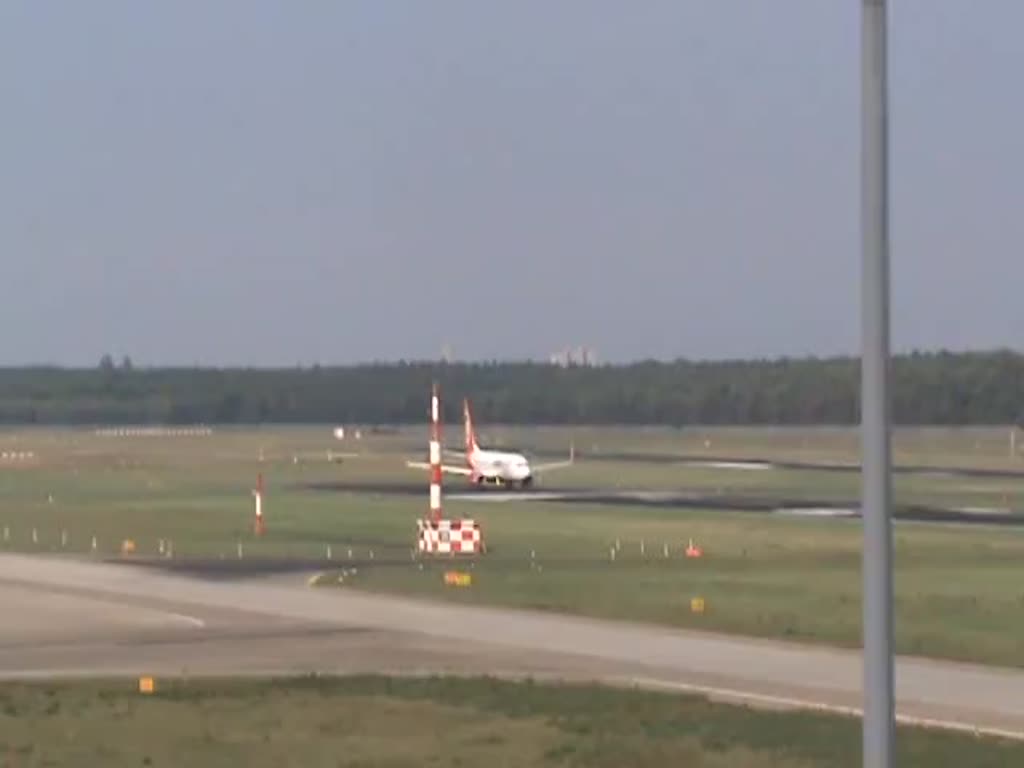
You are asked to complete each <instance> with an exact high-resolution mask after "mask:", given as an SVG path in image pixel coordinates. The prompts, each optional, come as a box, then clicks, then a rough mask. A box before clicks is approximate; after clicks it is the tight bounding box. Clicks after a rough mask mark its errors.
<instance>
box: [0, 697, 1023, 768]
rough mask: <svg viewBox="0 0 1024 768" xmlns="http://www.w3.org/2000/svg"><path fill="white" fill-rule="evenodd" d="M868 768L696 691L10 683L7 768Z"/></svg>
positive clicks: (786, 722)
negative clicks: (141, 688) (144, 688)
mask: <svg viewBox="0 0 1024 768" xmlns="http://www.w3.org/2000/svg"><path fill="white" fill-rule="evenodd" d="M897 750H898V754H897V760H898V762H899V764H901V765H921V766H928V767H929V768H944V767H945V766H949V768H954V767H955V768H961V766H966V765H970V766H971V767H972V768H987V767H988V766H991V767H992V768H995V767H996V766H1009V765H1020V764H1022V763H1024V745H1021V744H1019V743H1008V742H1000V741H995V740H988V739H979V738H975V737H973V736H969V735H964V734H954V733H946V732H929V731H925V730H921V729H911V728H901V729H900V730H899V733H898V735H897ZM484 764H487V765H494V766H509V767H510V768H511V767H513V766H539V765H544V766H553V767H557V766H583V765H585V766H595V767H597V766H616V767H618V766H624V765H629V766H648V765H649V766H664V765H680V766H682V765H685V766H706V767H707V768H718V767H719V766H720V767H721V768H725V766H745V767H749V768H758V767H759V766H765V768H767V766H772V767H773V768H813V767H814V766H828V768H833V767H835V768H843V766H849V767H850V768H853V767H854V766H859V765H860V722H859V721H858V720H853V719H847V718H840V717H834V716H826V715H817V714H803V713H801V714H797V713H783V712H758V711H753V710H749V709H744V708H739V707H732V706H726V705H723V704H715V703H710V702H708V701H706V700H704V699H701V698H696V697H683V696H676V695H668V694H658V693H649V692H639V691H618V690H611V689H605V688H599V687H591V686H557V687H556V686H549V685H543V684H538V683H508V682H497V681H493V680H487V679H434V678H427V679H404V680H403V679H387V678H380V677H360V678H340V679H326V678H321V679H303V680H289V681H284V680H280V681H214V680H207V681H202V682H199V681H192V682H181V681H175V682H168V683H165V682H164V681H160V680H158V681H157V690H156V692H155V693H153V694H151V695H148V696H143V695H141V694H139V693H137V692H136V691H135V690H134V689H133V688H132V686H131V684H130V683H128V682H126V681H123V682H92V683H79V684H49V685H20V684H18V685H7V686H4V687H3V688H2V689H0V765H2V766H4V767H5V768H7V767H8V766H10V768H14V767H15V766H18V768H22V767H23V766H24V767H27V766H43V765H103V766H109V767H110V768H119V767H120V766H133V768H134V767H135V766H154V768H156V767H158V766H171V765H174V766H180V765H188V766H196V768H199V767H200V766H212V765H246V766H251V767H252V768H260V766H278V765H302V766H311V767H312V766H325V767H326V766H331V768H341V767H351V768H355V767H356V766H371V765H372V766H393V767H395V768H397V767H398V766H425V765H429V766H475V765H484Z"/></svg>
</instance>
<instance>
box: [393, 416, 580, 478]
mask: <svg viewBox="0 0 1024 768" xmlns="http://www.w3.org/2000/svg"><path fill="white" fill-rule="evenodd" d="M462 424H463V440H464V442H465V451H454V450H451V449H448V451H447V452H448V453H451V454H456V455H462V456H464V457H465V464H444V463H439V464H438V463H435V453H434V441H433V439H432V440H431V447H430V450H431V453H430V463H429V464H425V463H424V462H422V461H407V462H406V465H407V466H409V467H412V468H415V469H425V468H428V467H429V468H430V470H431V473H432V476H433V474H434V473H436V472H438V471H440V472H447V473H448V474H453V475H462V476H464V477H468V478H469V479H470V481H471V482H472V483H474V484H475V485H502V486H513V487H516V486H518V487H519V488H528V487H529V486H530V485H532V484H533V481H534V477H535V476H536V475H539V474H541V473H542V472H550V471H551V470H554V469H561V468H563V467H568V466H571V465H572V464H573V463H574V462H575V451H574V449H573V446H572V445H570V446H569V459H568V461H557V462H551V463H548V464H530V462H529V460H528V459H527V458H526V457H525V456H524V455H523V454H521V453H518V452H514V451H499V450H495V449H491V448H482V447H481V446H480V444H479V442H477V437H476V430H475V429H474V427H473V414H472V411H471V410H470V406H469V400H468V399H466V400H463V401H462ZM439 433H440V427H439V426H438V427H437V428H436V429H435V431H434V432H432V435H434V434H439ZM438 451H439V452H440V441H439V440H438Z"/></svg>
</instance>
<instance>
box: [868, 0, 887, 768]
mask: <svg viewBox="0 0 1024 768" xmlns="http://www.w3.org/2000/svg"><path fill="white" fill-rule="evenodd" d="M886 13H887V3H886V0H863V28H862V31H861V32H862V45H863V48H862V52H861V56H862V61H861V66H862V99H863V103H862V104H861V115H862V121H863V122H862V126H861V129H862V135H861V141H862V146H861V162H862V167H861V173H862V178H861V195H862V198H861V206H862V210H861V216H862V218H861V226H862V232H861V236H862V246H863V253H862V256H863V273H862V286H861V293H862V313H863V317H862V322H863V325H862V334H863V336H862V340H861V344H862V348H863V349H862V358H861V452H862V455H863V460H862V461H863V477H862V483H863V490H862V510H863V516H864V556H863V585H864V586H863V589H864V594H863V600H864V604H863V611H864V615H863V621H864V629H863V631H864V721H863V749H864V754H863V759H864V766H865V768H889V767H890V766H891V765H892V764H893V747H894V743H893V742H894V732H895V727H894V719H895V706H894V690H893V657H892V634H893V631H892V524H891V520H890V509H891V503H890V502H891V496H892V493H891V478H890V465H891V454H890V443H889V440H890V413H889V195H888V171H889V169H888V115H887V102H888V93H887V88H888V85H887V80H888V74H887V57H886V53H887V51H886V48H887V39H886V38H887V34H886V24H887V19H886Z"/></svg>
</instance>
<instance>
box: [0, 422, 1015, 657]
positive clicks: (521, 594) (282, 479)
mask: <svg viewBox="0 0 1024 768" xmlns="http://www.w3.org/2000/svg"><path fill="white" fill-rule="evenodd" d="M755 437H756V436H755ZM624 439H625V438H624ZM628 439H629V440H630V441H632V444H633V445H640V444H641V443H642V438H641V437H639V436H638V435H637V434H635V433H631V434H630V435H629V436H628ZM659 439H660V438H659ZM757 439H762V438H760V437H758V438H757ZM801 439H805V440H811V439H813V435H812V436H811V437H804V438H801ZM830 439H831V438H830ZM396 440H398V438H379V437H367V439H365V440H363V441H361V442H360V443H359V449H360V450H367V451H368V452H369V453H372V454H374V455H373V456H371V457H367V458H358V459H350V460H349V459H346V460H345V461H344V462H343V463H340V464H329V463H327V462H326V461H325V456H326V451H327V450H328V449H333V450H339V449H341V448H342V447H345V448H346V449H350V448H351V446H341V445H340V444H338V443H336V442H335V441H334V440H333V439H332V438H331V435H330V430H329V429H323V430H320V431H312V430H300V429H297V430H251V431H246V430H232V431H228V432H225V433H223V434H217V435H216V436H214V437H211V438H165V439H121V440H118V439H111V438H96V437H93V436H91V435H90V434H88V433H81V432H78V433H72V432H40V433H26V434H25V435H23V436H20V437H18V438H12V437H11V436H7V437H6V438H5V439H4V440H2V441H0V442H5V443H17V444H18V445H28V446H30V447H32V448H33V449H34V450H36V451H37V453H38V454H39V465H38V466H31V467H25V468H20V469H16V468H10V469H4V470H2V471H0V529H2V528H6V529H7V533H8V538H7V540H6V541H4V540H0V551H2V550H4V549H8V550H18V551H27V552H34V551H42V552H51V553H53V552H62V551H66V552H73V553H79V554H82V553H89V552H90V551H91V543H92V540H93V538H94V537H95V539H96V541H97V552H96V554H95V556H97V557H101V556H113V555H115V554H116V553H117V551H118V549H119V547H120V544H121V542H122V541H123V540H124V539H127V538H130V539H133V540H134V541H135V542H136V545H137V547H138V553H139V554H142V555H145V556H156V555H157V554H158V550H159V542H160V541H161V540H163V541H164V543H165V546H166V544H167V542H172V544H173V551H174V555H175V561H180V560H182V559H190V558H196V557H214V558H218V557H223V558H225V560H227V561H230V560H232V559H234V558H237V548H238V545H239V544H241V545H242V547H243V551H244V557H245V558H247V559H251V558H261V557H270V556H277V557H279V556H288V557H302V558H323V557H324V556H325V554H326V551H327V548H328V546H329V547H330V548H331V552H332V556H333V558H334V561H333V562H332V563H330V564H329V565H330V566H331V567H329V568H328V573H327V574H326V575H325V577H324V578H323V579H322V582H323V583H325V584H332V585H336V586H339V587H341V588H350V587H353V586H354V587H357V588H363V589H367V590H380V591H386V592H394V593H403V594H414V595H423V596H429V597H436V598H441V599H446V600H459V601H466V602H476V603H491V604H500V605H508V606H520V607H528V608H538V609H544V610H561V611H570V612H576V613H581V614H586V615H591V616H599V617H607V618H622V619H632V620H640V621H651V622H657V623H661V624H666V625H671V626H679V627H696V628H707V629H713V630H722V631H729V632H736V633H742V634H747V635H756V636H764V637H778V638H789V639H795V640H802V641H810V642H821V643H829V644H836V645H844V646H857V645H858V644H859V640H860V616H861V605H860V584H861V581H860V556H859V547H860V540H861V539H860V526H859V524H857V523H855V522H849V521H847V522H842V521H837V520H827V521H823V520H803V519H786V518H778V517H765V516H761V515H756V514H745V513H728V514H727V513H717V512H716V513H712V512H690V511H681V510H673V509H660V508H638V507H632V508H630V507H607V506H588V505H576V504H571V505H570V504H558V503H542V502H531V503H509V504H496V503H486V502H480V501H456V500H455V499H452V498H448V499H447V502H446V504H447V509H448V512H449V514H451V515H467V516H472V517H474V518H476V519H478V520H480V521H481V522H482V523H483V525H484V530H485V534H486V537H487V541H488V546H489V552H488V554H487V555H486V556H485V557H483V558H480V559H479V560H477V561H475V562H473V563H472V566H471V567H472V571H473V575H474V583H473V585H472V586H471V587H469V588H462V589H460V588H452V587H446V586H445V585H444V582H443V578H442V572H443V571H444V570H445V569H446V568H447V567H449V565H448V564H446V563H426V564H422V563H417V562H414V561H413V560H412V559H411V557H410V550H411V548H412V547H413V544H414V542H413V537H414V532H415V525H414V520H415V518H416V517H417V516H422V515H423V514H424V513H425V511H426V509H425V508H426V493H424V494H423V495H422V496H412V497H401V496H387V495H378V496H373V495H366V494H329V493H318V492H313V491H308V490H303V489H302V487H301V486H302V484H303V483H306V482H311V481H348V482H364V481H367V482H380V483H385V484H387V483H391V484H395V483H400V482H412V483H418V482H423V481H424V480H425V475H424V474H423V473H419V472H417V471H414V470H406V469H405V468H404V467H403V466H402V463H401V460H400V458H401V454H398V453H396V447H395V441H396ZM261 450H262V451H263V455H264V459H265V460H264V461H263V462H260V461H258V456H259V454H260V451H261ZM293 456H301V459H300V461H298V463H296V462H295V461H294V460H293ZM257 471H263V472H264V473H265V475H266V479H267V500H266V521H267V526H268V532H267V534H266V536H264V537H262V538H255V537H254V536H253V534H252V530H251V523H252V510H253V503H252V498H251V495H250V489H251V488H252V487H253V484H254V482H255V476H256V473H257ZM553 482H557V483H558V484H563V483H564V484H565V485H575V484H577V483H582V482H592V483H593V484H595V485H606V486H608V485H615V484H620V485H626V486H630V487H634V488H635V487H638V486H644V485H651V486H655V485H657V484H658V483H661V484H662V486H663V487H684V488H687V489H688V490H696V491H699V492H717V491H721V492H722V493H750V494H755V495H766V494H778V495H796V494H804V495H805V496H808V497H811V496H828V495H830V494H833V495H835V496H836V497H842V496H843V495H845V494H850V495H852V496H855V495H856V490H857V489H856V476H852V475H841V474H838V473H835V474H833V473H795V472H794V473H782V472H778V473H777V472H735V471H734V472H728V471H719V470H704V469H688V470H680V469H679V468H672V467H665V466H663V465H657V466H655V465H643V464H636V463H629V462H624V463H621V464H615V463H610V462H609V463H602V464H600V465H595V464H591V463H581V464H580V465H579V466H577V467H575V468H573V469H571V470H569V471H568V472H567V473H566V474H565V476H564V477H562V476H558V479H557V480H556V481H553ZM900 482H901V483H904V484H905V485H903V486H901V488H902V492H903V493H904V495H905V496H914V495H915V494H917V495H918V496H920V497H924V496H927V495H929V494H931V495H934V496H936V497H937V498H939V499H942V500H946V501H949V500H951V499H952V500H959V501H961V502H963V503H979V501H981V502H984V501H985V500H990V499H991V498H992V497H993V496H998V495H999V494H1001V493H1009V492H1010V491H1014V492H1015V491H1016V489H1015V488H1013V487H1012V485H1013V484H1012V483H1008V482H1007V481H1005V480H998V481H978V480H972V481H971V483H973V484H974V485H975V486H976V489H975V490H973V491H972V490H969V489H966V488H965V486H964V483H965V481H962V480H961V481H953V480H948V481H945V480H944V481H939V480H935V479H926V478H902V479H901V481H900ZM943 483H945V484H943ZM978 489H980V490H978ZM449 490H452V487H451V484H450V485H449ZM51 498H52V501H51ZM33 529H35V531H36V541H33V539H32V531H33ZM62 532H64V533H65V534H66V539H64V540H62ZM691 537H692V538H693V539H694V540H695V541H696V542H697V543H699V544H701V545H702V546H703V547H704V548H705V552H706V555H705V557H704V558H702V559H700V560H688V559H686V558H684V557H682V550H683V548H684V547H685V545H686V543H687V541H688V539H690V538H691ZM896 538H897V541H896V582H895V588H896V643H897V649H898V651H900V652H901V653H912V654H920V655H930V656H939V657H946V658H953V659H961V660H970V661H982V662H990V663H1000V664H1006V665H1013V666H1024V584H1022V582H1021V580H1020V577H1019V574H1020V563H1021V562H1024V531H1017V530H1014V529H1007V530H996V529H991V528H966V527H939V526H926V525H900V526H897V537H896ZM62 541H63V543H62ZM616 542H617V543H618V545H619V547H618V549H616V552H615V559H614V562H613V561H612V559H611V549H612V548H613V547H614V546H615V545H616ZM641 542H643V549H644V552H643V555H642V556H641ZM666 545H667V546H668V547H669V550H670V557H669V558H665V557H664V556H663V551H664V547H665V546H666ZM349 550H351V551H352V560H351V563H350V562H349V554H348V553H349ZM371 552H372V553H373V559H372V560H370V553H371ZM531 553H532V554H533V556H534V557H533V558H531ZM325 565H327V564H325ZM421 565H422V566H423V567H422V569H421V567H420V566H421ZM350 566H355V567H356V569H357V572H356V573H354V574H353V573H351V572H348V573H346V574H345V575H344V578H343V580H342V581H341V582H340V583H339V581H338V577H339V576H340V575H341V569H342V568H345V569H349V568H350ZM457 567H467V568H468V567H470V565H469V564H468V563H465V564H463V565H462V566H457ZM697 596H699V597H703V598H704V599H705V605H706V611H705V613H703V614H693V613H691V612H690V609H689V606H690V599H691V598H692V597H697Z"/></svg>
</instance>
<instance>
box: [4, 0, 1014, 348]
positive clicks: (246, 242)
mask: <svg viewBox="0 0 1024 768" xmlns="http://www.w3.org/2000/svg"><path fill="white" fill-rule="evenodd" d="M891 5H892V6H893V7H894V13H893V16H892V25H891V45H892V59H891V74H892V139H893V143H892V153H893V161H892V179H893V259H894V267H893V269H894V274H893V281H894V284H893V291H894V294H893V297H894V308H893V313H894V317H893V323H894V328H893V330H894V343H895V344H896V346H897V347H899V348H905V347H908V346H920V347H929V348H932V347H940V346H946V347H949V348H963V347H968V346H986V347H989V346H995V345H1008V346H1014V347H1016V346H1021V340H1022V339H1024V323H1022V322H1021V320H1022V318H1024V315H1022V311H1021V308H1022V306H1024V299H1022V291H1021V287H1022V285H1024V208H1022V202H1024V146H1022V144H1021V137H1022V136H1024V102H1022V100H1021V96H1020V94H1021V89H1020V86H1019V83H1018V82H1017V80H1018V79H1019V77H1020V73H1022V72H1024V46H1021V45H1020V39H1021V38H1020V30H1021V28H1022V26H1024V3H1022V2H1021V1H1020V0H978V2H970V3H968V2H963V0H894V1H893V2H892V3H891ZM859 35H860V0H644V1H643V2H639V3H624V2H621V0H606V1H598V0H559V1H558V2H551V0H516V2H507V1H506V2H493V3H484V2H480V1H479V0H461V1H458V2H456V1H455V0H429V2H428V1H427V0H404V1H400V0H388V1H387V2H381V1H380V0H364V1H363V2H355V0H353V1H352V2H340V1H339V2H329V1H328V0H322V1H320V2H317V1H315V0H304V1H303V2H295V1H294V0H277V2H269V1H265V0H259V1H256V0H231V1H230V2H229V1H228V0H221V1H220V2H216V3H207V2H199V1H198V0H194V1H193V2H187V1H185V2H162V3H138V2H131V1H129V0H124V1H123V2H113V1H107V0H94V1H93V2H88V3H84V2H46V3H43V2H38V0H5V1H4V2H2V3H0V99H2V103H0V119H2V126H0V257H2V261H0V264H2V272H0V321H2V323H3V328H4V333H3V339H4V344H3V346H2V352H0V364H17V363H24V362H57V363H64V364H85V365H92V364H94V363H96V362H97V361H98V360H99V358H100V356H101V355H102V354H103V353H104V352H108V351H109V352H110V353H112V354H115V355H121V354H124V353H128V354H130V355H132V357H133V358H134V359H135V360H136V362H138V363H143V364H160V363H192V362H199V363H226V364H228V363H230V364H234V363H245V364H258V365H263V364H276V363H284V364H295V363H303V364H309V363H312V362H315V361H320V362H324V363H328V362H350V361H359V360H367V359H396V358H399V357H406V358H427V357H436V356H438V355H439V353H440V349H441V344H442V343H443V342H445V341H447V342H449V343H450V344H451V345H452V347H453V348H454V352H455V354H456V356H457V357H459V358H463V359H480V358H509V357H513V358H524V357H534V358H542V357H546V356H547V355H548V353H550V352H551V351H554V350H555V349H557V348H559V347H562V346H564V345H567V344H579V343H586V344H589V345H591V346H593V347H594V348H595V349H596V351H597V353H598V355H599V356H600V357H601V358H603V359H606V360H622V359H633V358H639V357H648V356H653V357H662V358H672V357H677V356H687V357H716V358H717V357H728V356H748V355H757V356H761V355H767V356H775V355H781V354H795V355H799V354H804V353H809V352H814V353H818V354H831V353H838V352H841V353H846V352H854V351H856V350H857V345H858V339H859V274H860V272H859V261H858V260H859V252H860V251H859V248H860V246H859V234H858V221H859V213H858V200H859V191H858V184H859V155H858V153H859V140H860V139H859V122H858V120H859V99H860V82H859V66H860V65H859V55H860V39H859Z"/></svg>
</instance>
